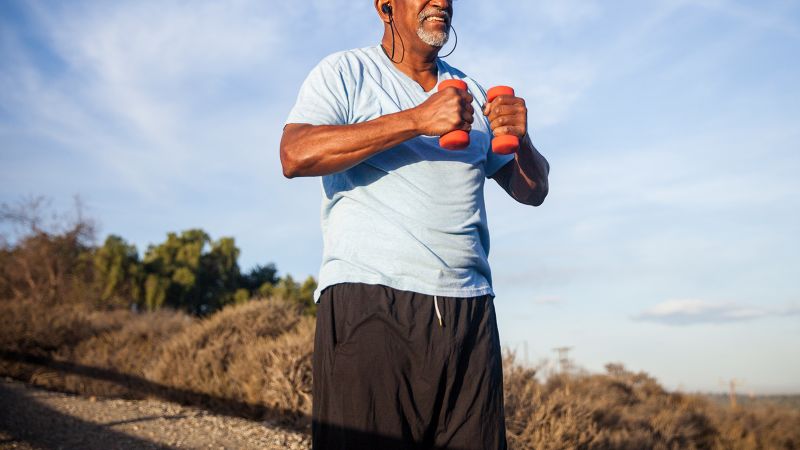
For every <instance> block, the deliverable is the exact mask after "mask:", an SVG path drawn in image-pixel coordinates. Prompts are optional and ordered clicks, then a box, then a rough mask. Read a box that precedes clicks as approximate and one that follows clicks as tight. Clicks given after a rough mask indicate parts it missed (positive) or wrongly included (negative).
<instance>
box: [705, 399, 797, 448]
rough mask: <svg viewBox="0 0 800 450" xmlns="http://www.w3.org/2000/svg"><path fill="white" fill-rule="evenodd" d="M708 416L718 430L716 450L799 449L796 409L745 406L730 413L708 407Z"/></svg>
mask: <svg viewBox="0 0 800 450" xmlns="http://www.w3.org/2000/svg"><path fill="white" fill-rule="evenodd" d="M708 415H709V416H711V417H712V419H713V420H714V421H715V422H716V423H718V426H719V428H720V431H721V436H720V442H721V446H720V448H726V449H734V450H756V449H767V448H768V449H786V450H790V449H798V448H800V410H797V409H790V408H787V407H781V406H775V405H749V406H747V407H746V408H741V407H739V408H736V409H733V410H731V409H729V408H721V407H719V406H716V405H711V404H710V405H709V408H708Z"/></svg>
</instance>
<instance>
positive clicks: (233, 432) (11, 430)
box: [0, 378, 311, 450]
mask: <svg viewBox="0 0 800 450" xmlns="http://www.w3.org/2000/svg"><path fill="white" fill-rule="evenodd" d="M310 447H311V445H310V439H309V437H308V436H307V435H304V434H302V433H297V432H294V431H288V430H284V429H282V428H278V427H273V426H270V424H268V423H263V422H253V421H249V420H246V419H242V418H238V417H228V416H220V415H215V414H212V413H209V412H207V411H205V410H202V409H198V408H192V407H186V406H182V405H179V404H176V403H168V402H163V401H159V400H119V399H104V398H97V399H95V398H93V397H89V398H87V397H81V396H77V395H71V394H63V393H58V392H51V391H46V390H42V389H37V388H33V387H30V386H28V385H25V384H23V383H20V382H17V381H12V380H10V379H8V378H6V379H4V380H2V379H0V449H81V450H84V449H86V450H89V449H98V450H100V449H103V450H110V449H173V448H193V449H290V450H299V449H308V448H310Z"/></svg>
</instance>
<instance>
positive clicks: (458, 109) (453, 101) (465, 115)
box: [412, 87, 475, 136]
mask: <svg viewBox="0 0 800 450" xmlns="http://www.w3.org/2000/svg"><path fill="white" fill-rule="evenodd" d="M412 111H413V113H414V122H415V123H416V126H417V131H418V132H419V133H420V134H424V135H427V136H442V135H444V134H447V133H449V132H451V131H453V130H464V131H466V132H469V131H470V130H471V129H472V121H473V120H474V118H473V115H474V114H475V109H474V108H473V107H472V94H470V93H469V92H468V91H465V90H460V89H456V88H452V87H451V88H447V89H444V90H442V91H439V92H437V93H435V94H433V95H431V96H430V97H428V99H427V100H425V101H424V102H423V103H422V104H420V105H419V106H416V107H415V108H413V109H412Z"/></svg>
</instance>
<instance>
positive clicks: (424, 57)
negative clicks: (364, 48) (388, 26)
mask: <svg viewBox="0 0 800 450" xmlns="http://www.w3.org/2000/svg"><path fill="white" fill-rule="evenodd" d="M398 44H399V45H398ZM381 45H382V46H383V49H384V51H385V52H387V54H388V56H389V57H390V59H391V56H392V35H391V33H389V34H388V35H387V34H384V36H383V40H382V42H381ZM438 53H439V49H438V48H435V47H428V48H427V49H416V48H413V47H411V46H410V45H408V43H406V45H403V44H401V43H400V39H398V38H395V54H394V60H393V61H392V63H393V64H394V66H395V67H397V70H399V71H401V72H403V73H404V74H406V75H408V77H409V78H411V79H412V80H414V81H416V82H417V83H418V84H419V85H420V86H421V87H422V89H423V90H425V91H426V92H427V91H430V90H431V89H434V88H435V87H436V83H437V82H438V81H439V69H438V67H437V66H436V55H437V54H438Z"/></svg>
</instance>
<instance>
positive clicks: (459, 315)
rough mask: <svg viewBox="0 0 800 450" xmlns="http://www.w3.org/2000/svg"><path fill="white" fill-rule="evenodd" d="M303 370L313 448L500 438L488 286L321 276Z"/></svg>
mask: <svg viewBox="0 0 800 450" xmlns="http://www.w3.org/2000/svg"><path fill="white" fill-rule="evenodd" d="M437 309H438V313H437ZM440 316H441V319H442V323H441V325H440V323H439V317H440ZM313 376H314V383H313V396H314V399H313V407H312V445H313V448H314V449H315V450H332V449H342V450H344V449H347V450H356V449H381V450H383V449H451V450H467V449H481V450H488V449H491V450H494V449H505V448H506V437H505V418H504V416H503V366H502V355H501V350H500V340H499V336H498V333H497V322H496V319H495V312H494V303H493V297H492V296H491V295H483V296H479V297H469V298H456V297H438V296H437V297H433V296H430V295H423V294H417V293H414V292H407V291H399V290H396V289H392V288H389V287H386V286H381V285H368V284H361V283H342V284H336V285H333V286H329V287H327V288H326V289H325V290H324V291H323V292H322V295H321V297H320V303H319V305H318V308H317V328H316V335H315V338H314V357H313Z"/></svg>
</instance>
